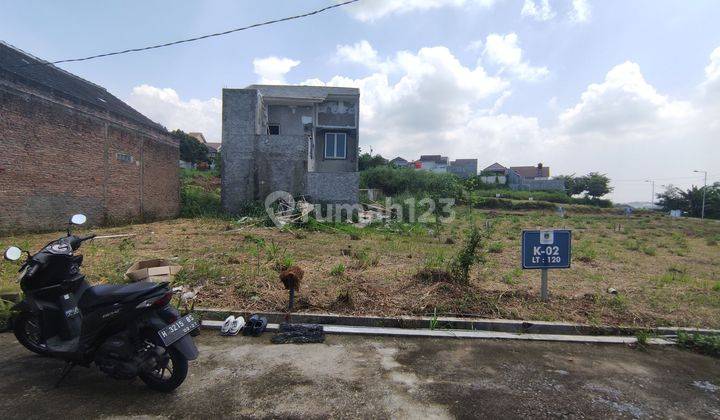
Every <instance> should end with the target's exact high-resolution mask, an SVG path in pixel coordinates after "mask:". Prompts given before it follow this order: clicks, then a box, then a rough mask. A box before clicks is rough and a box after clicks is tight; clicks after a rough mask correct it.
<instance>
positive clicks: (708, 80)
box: [701, 47, 720, 108]
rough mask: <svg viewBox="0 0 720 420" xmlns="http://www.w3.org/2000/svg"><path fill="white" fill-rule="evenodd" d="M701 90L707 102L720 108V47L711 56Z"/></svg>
mask: <svg viewBox="0 0 720 420" xmlns="http://www.w3.org/2000/svg"><path fill="white" fill-rule="evenodd" d="M701 88H702V93H703V95H704V98H703V99H704V100H705V102H706V103H709V104H711V105H716V106H718V107H719V108H720V47H718V48H715V50H714V51H713V52H712V53H711V54H710V63H709V64H708V65H707V67H705V81H704V82H703V83H702V85H701Z"/></svg>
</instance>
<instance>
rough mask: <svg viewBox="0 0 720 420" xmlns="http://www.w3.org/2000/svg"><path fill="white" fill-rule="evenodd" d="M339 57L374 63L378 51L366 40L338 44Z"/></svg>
mask: <svg viewBox="0 0 720 420" xmlns="http://www.w3.org/2000/svg"><path fill="white" fill-rule="evenodd" d="M337 55H338V57H339V58H341V59H343V60H347V61H352V62H355V63H361V64H375V63H377V62H378V53H377V51H375V48H373V47H372V45H370V43H369V42H367V41H366V40H364V39H363V40H362V41H360V42H357V43H355V44H353V45H338V46H337Z"/></svg>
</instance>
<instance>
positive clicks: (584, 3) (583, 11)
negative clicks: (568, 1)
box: [569, 0, 591, 22]
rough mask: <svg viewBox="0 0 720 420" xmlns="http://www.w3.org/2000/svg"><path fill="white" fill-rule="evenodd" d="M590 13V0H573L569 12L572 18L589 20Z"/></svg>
mask: <svg viewBox="0 0 720 420" xmlns="http://www.w3.org/2000/svg"><path fill="white" fill-rule="evenodd" d="M590 14H591V13H590V3H589V0H572V9H571V10H570V13H569V17H570V20H572V21H574V22H587V21H588V20H589V19H590Z"/></svg>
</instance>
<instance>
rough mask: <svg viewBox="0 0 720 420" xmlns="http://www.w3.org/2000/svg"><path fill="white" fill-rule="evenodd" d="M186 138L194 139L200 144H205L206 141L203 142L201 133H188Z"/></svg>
mask: <svg viewBox="0 0 720 420" xmlns="http://www.w3.org/2000/svg"><path fill="white" fill-rule="evenodd" d="M188 136H190V137H193V138H195V140H197V141H199V142H200V143H202V144H207V141H206V140H205V136H203V133H197V132H195V133H188Z"/></svg>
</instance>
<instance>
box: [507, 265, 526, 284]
mask: <svg viewBox="0 0 720 420" xmlns="http://www.w3.org/2000/svg"><path fill="white" fill-rule="evenodd" d="M521 276H522V270H521V269H520V268H514V269H512V270H511V271H508V272H507V273H505V274H503V275H502V282H503V283H505V284H509V285H516V284H518V283H519V280H520V277H521Z"/></svg>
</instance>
